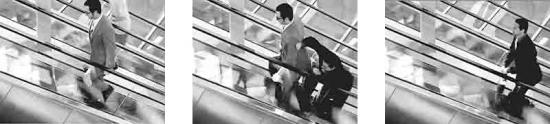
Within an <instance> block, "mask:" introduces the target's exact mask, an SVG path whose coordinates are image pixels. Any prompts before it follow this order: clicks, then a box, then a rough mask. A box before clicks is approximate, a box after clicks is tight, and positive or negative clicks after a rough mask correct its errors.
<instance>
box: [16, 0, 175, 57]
mask: <svg viewBox="0 0 550 124" xmlns="http://www.w3.org/2000/svg"><path fill="white" fill-rule="evenodd" d="M17 1H20V0H17ZM57 1H59V2H60V3H62V4H64V5H67V6H68V7H71V8H73V9H75V10H77V11H79V12H83V13H84V10H82V9H80V8H78V7H76V6H74V5H72V4H70V3H67V2H65V1H62V0H57ZM20 2H24V1H20ZM25 3H26V2H25ZM26 4H30V3H26ZM27 6H29V5H27ZM30 6H31V8H35V9H42V8H40V7H38V6H35V5H30ZM41 12H42V13H49V11H41ZM48 15H50V16H53V15H51V14H48ZM58 20H63V19H58ZM64 22H65V21H64ZM76 25H78V24H75V25H72V26H73V27H77V28H78V29H80V30H82V31H84V32H86V33H88V30H86V28H85V27H84V26H76ZM112 25H113V27H114V28H116V29H118V30H120V31H122V32H124V33H126V34H129V35H131V36H132V37H134V38H136V39H139V40H141V41H143V42H145V43H147V44H149V45H151V46H154V47H155V48H157V49H160V50H162V51H165V49H164V47H161V46H159V45H157V44H154V43H151V41H149V40H146V39H145V38H143V37H140V36H138V35H136V34H134V33H131V32H130V31H128V30H126V29H124V28H122V27H120V26H118V25H116V24H112Z"/></svg>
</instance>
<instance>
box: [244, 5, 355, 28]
mask: <svg viewBox="0 0 550 124" xmlns="http://www.w3.org/2000/svg"><path fill="white" fill-rule="evenodd" d="M252 1H254V0H252ZM296 1H298V2H300V3H302V4H303V5H306V6H308V7H309V8H312V9H314V10H316V11H317V12H320V13H322V14H324V15H325V16H327V17H329V18H331V19H333V20H336V21H338V22H340V23H342V24H344V25H346V26H347V27H349V28H351V29H353V30H355V31H357V27H355V26H353V25H350V24H348V23H346V22H344V21H342V20H341V19H338V18H336V17H334V16H332V15H331V14H328V13H327V12H325V11H323V10H321V9H319V8H317V7H315V6H312V5H311V4H309V3H306V2H304V1H302V0H296ZM256 2H257V1H256Z"/></svg>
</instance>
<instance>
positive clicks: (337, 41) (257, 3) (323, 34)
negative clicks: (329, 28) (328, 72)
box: [208, 0, 357, 52]
mask: <svg viewBox="0 0 550 124" xmlns="http://www.w3.org/2000/svg"><path fill="white" fill-rule="evenodd" d="M208 1H211V2H216V4H219V3H218V2H217V1H214V0H208ZM249 1H250V2H253V3H255V4H256V5H259V6H261V7H263V8H264V9H266V10H269V11H271V12H273V13H275V9H273V8H270V7H268V6H266V5H264V4H261V3H259V2H258V1H255V0H249ZM237 11H238V10H237ZM304 27H305V28H307V29H309V30H311V31H313V32H315V33H318V34H320V35H322V36H324V37H326V38H328V39H331V40H332V41H334V42H336V43H338V44H340V45H343V46H345V47H347V48H349V49H351V50H353V51H355V52H357V49H355V48H353V47H351V46H349V45H347V44H346V43H342V42H340V41H339V40H337V39H335V38H333V37H331V36H329V35H328V34H326V33H323V32H320V31H317V30H316V29H314V28H312V27H310V26H309V25H306V24H304ZM355 30H357V29H355ZM278 33H280V32H278Z"/></svg>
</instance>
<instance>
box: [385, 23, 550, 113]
mask: <svg viewBox="0 0 550 124" xmlns="http://www.w3.org/2000/svg"><path fill="white" fill-rule="evenodd" d="M386 29H388V30H391V31H393V32H396V33H398V34H400V35H402V36H404V37H407V38H409V39H412V40H413V41H415V42H418V43H420V44H422V45H424V46H426V47H430V48H432V49H434V50H437V51H438V52H441V53H444V54H447V55H449V56H452V57H454V58H456V59H458V60H461V61H463V62H465V63H468V64H470V65H473V66H476V67H478V68H480V69H482V70H486V69H487V67H484V66H482V65H478V64H476V63H474V62H471V61H469V60H465V59H463V58H460V57H457V56H456V55H454V54H450V53H448V52H446V51H444V50H442V49H439V48H437V47H434V46H431V45H428V44H426V43H423V42H421V41H419V40H418V39H414V38H412V36H408V35H405V34H402V33H401V32H398V31H396V30H394V29H391V28H388V27H387V26H386ZM390 41H391V42H395V41H392V40H390ZM396 44H398V45H400V46H404V45H401V44H399V43H396ZM406 48H407V47H406ZM407 49H409V50H411V51H414V52H417V53H418V54H421V55H424V56H426V57H428V58H432V59H434V60H436V61H439V62H441V63H444V62H442V61H441V60H439V59H436V58H433V57H432V56H428V55H426V54H425V53H421V52H418V51H415V50H412V49H410V48H407ZM445 64H448V63H445ZM448 65H449V66H451V67H454V68H456V69H458V70H461V71H463V72H465V73H468V74H470V75H473V76H475V77H478V78H480V79H482V80H484V81H486V82H489V83H492V84H495V85H497V84H498V83H495V82H493V81H490V80H488V79H485V77H480V76H478V75H475V74H472V73H471V72H468V71H465V70H463V69H462V68H459V67H456V66H453V65H450V64H448ZM486 71H487V72H489V73H493V74H494V75H496V76H499V77H502V76H503V75H504V74H502V73H500V72H496V71H493V70H486ZM510 81H512V82H514V83H516V84H520V85H526V84H523V83H521V82H518V81H516V80H515V79H514V80H510ZM505 88H506V89H507V90H510V91H511V89H509V88H507V87H505ZM528 88H534V87H528ZM531 90H534V91H536V92H538V93H541V92H542V93H541V94H542V95H545V96H546V97H549V96H548V93H546V92H544V91H541V90H539V89H537V88H534V89H531ZM526 97H527V98H529V99H532V100H534V101H537V102H539V103H541V104H543V105H544V106H547V107H550V105H549V104H547V103H544V102H541V101H539V100H537V99H534V98H532V97H530V96H526Z"/></svg>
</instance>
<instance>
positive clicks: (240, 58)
mask: <svg viewBox="0 0 550 124" xmlns="http://www.w3.org/2000/svg"><path fill="white" fill-rule="evenodd" d="M193 40H196V41H197V42H199V43H201V44H203V45H205V46H208V47H210V48H213V49H216V50H218V51H221V52H222V53H225V54H227V55H229V56H231V57H235V58H237V59H239V60H242V61H244V62H246V63H250V64H252V65H254V66H256V67H258V68H261V69H262V70H265V71H268V69H267V68H265V67H263V66H260V65H258V64H256V63H254V62H250V61H248V60H246V59H244V58H242V57H240V56H237V55H235V54H231V53H229V52H227V51H225V50H222V49H220V48H218V47H215V46H212V45H210V44H208V43H205V42H203V41H202V40H199V39H197V38H194V37H193Z"/></svg>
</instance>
